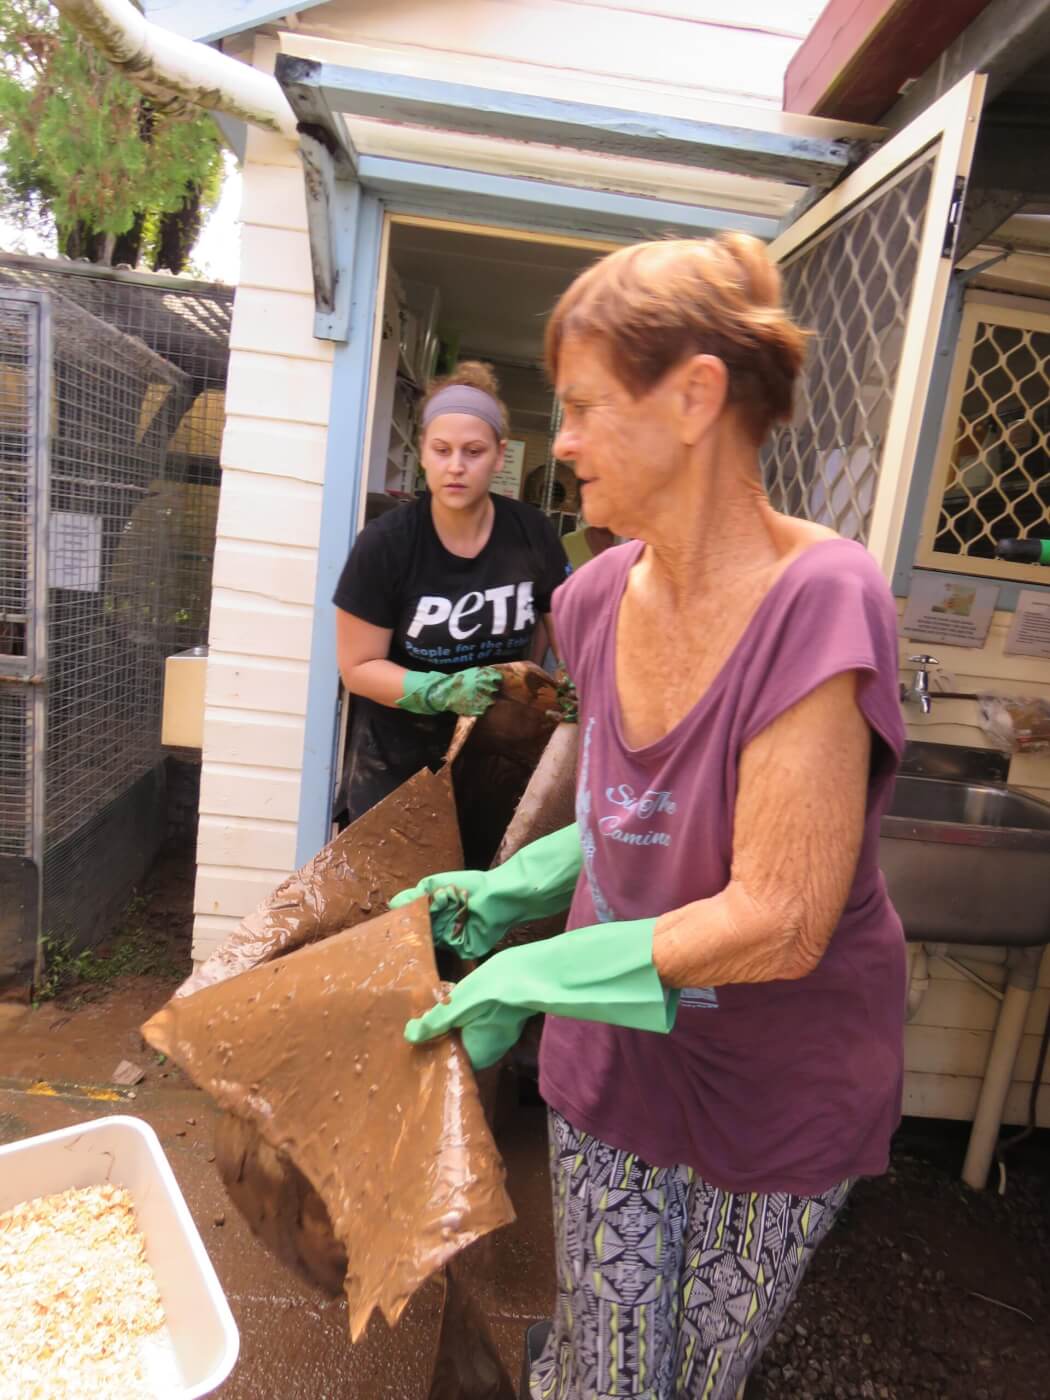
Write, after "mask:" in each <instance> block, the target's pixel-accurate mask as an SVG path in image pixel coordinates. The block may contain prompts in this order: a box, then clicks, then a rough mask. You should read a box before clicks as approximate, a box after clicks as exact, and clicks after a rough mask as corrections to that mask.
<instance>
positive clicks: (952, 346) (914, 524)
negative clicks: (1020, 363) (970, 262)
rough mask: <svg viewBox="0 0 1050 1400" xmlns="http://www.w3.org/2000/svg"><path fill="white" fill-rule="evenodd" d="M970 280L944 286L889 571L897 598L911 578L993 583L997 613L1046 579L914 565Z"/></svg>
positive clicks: (955, 277)
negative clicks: (991, 575) (908, 482)
mask: <svg viewBox="0 0 1050 1400" xmlns="http://www.w3.org/2000/svg"><path fill="white" fill-rule="evenodd" d="M968 281H969V278H968V277H967V275H966V274H965V273H960V272H955V273H953V274H952V279H951V281H950V283H949V284H948V292H947V295H946V297H945V300H944V314H943V315H942V317H941V329H940V333H939V335H938V336H937V349H936V351H935V356H934V362H933V369H932V371H931V373H930V392H929V394H928V396H927V399H926V406H925V409H924V411H923V417H922V427H921V428H920V429H919V440H918V443H917V444H916V449H915V469H914V471H913V472H912V479H911V486H910V488H909V491H908V504H907V507H906V509H905V512H904V523H903V525H902V527H901V535H900V541H899V543H898V546H897V562H896V565H895V567H894V570H893V581H892V587H893V592H894V595H895V596H896V597H898V598H907V597H908V595H909V594H910V592H911V587H912V581H913V579H914V578H915V575H916V574H922V575H923V576H924V577H930V578H943V579H950V580H953V581H955V582H957V581H958V580H959V579H970V580H972V581H973V582H974V583H994V584H996V585H997V587H998V589H999V599H998V602H997V603H996V607H997V608H999V609H1000V610H1001V611H1002V612H1014V611H1015V609H1016V608H1017V595H1018V594H1019V593H1020V591H1021V589H1022V588H1031V589H1035V590H1036V591H1038V592H1050V581H1048V583H1046V584H1038V583H1028V582H1025V583H1019V582H1017V581H1016V580H1014V579H994V578H986V577H985V575H984V574H967V573H963V572H959V573H955V572H952V573H948V572H945V571H943V570H937V569H925V568H920V567H919V566H918V565H917V564H916V563H915V556H916V555H917V554H918V552H919V540H920V538H921V536H922V522H923V517H924V516H925V514H926V502H927V500H928V499H929V494H930V489H931V487H932V485H933V474H934V469H935V467H936V465H937V446H938V444H939V442H940V437H941V424H942V422H943V420H944V406H945V404H946V403H947V401H948V390H949V387H950V385H951V377H952V371H953V369H954V367H955V352H956V349H957V347H958V344H959V332H960V329H961V327H962V316H963V309H964V307H965V302H966V287H967V283H968Z"/></svg>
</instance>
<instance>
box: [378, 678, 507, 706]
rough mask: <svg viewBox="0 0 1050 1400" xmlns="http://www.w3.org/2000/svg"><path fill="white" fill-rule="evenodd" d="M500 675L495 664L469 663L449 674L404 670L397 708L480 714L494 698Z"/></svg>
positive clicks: (498, 686)
mask: <svg viewBox="0 0 1050 1400" xmlns="http://www.w3.org/2000/svg"><path fill="white" fill-rule="evenodd" d="M501 679H502V678H501V676H500V673H499V671H497V669H496V667H495V666H468V667H467V669H466V670H465V671H455V672H454V673H453V674H452V675H451V676H446V675H443V674H442V672H440V671H406V672H405V681H404V686H403V688H402V693H401V699H400V700H398V702H397V708H398V709H399V710H411V712H412V713H413V714H414V715H444V714H454V715H483V714H484V713H485V711H486V710H487V709H488V707H489V706H490V705H491V704H492V702H493V700H495V698H496V692H497V690H499V688H500V683H501Z"/></svg>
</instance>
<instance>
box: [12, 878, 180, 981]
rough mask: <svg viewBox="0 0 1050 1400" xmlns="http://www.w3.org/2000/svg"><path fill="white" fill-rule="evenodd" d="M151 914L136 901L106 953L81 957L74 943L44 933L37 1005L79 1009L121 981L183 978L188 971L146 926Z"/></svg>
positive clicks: (87, 953) (85, 952)
mask: <svg viewBox="0 0 1050 1400" xmlns="http://www.w3.org/2000/svg"><path fill="white" fill-rule="evenodd" d="M146 909H147V903H146V900H145V899H144V898H143V897H142V896H141V895H136V896H134V897H133V898H132V899H131V901H130V902H129V904H128V906H127V908H126V909H125V911H124V917H123V919H122V921H121V925H120V927H119V928H118V929H117V930H116V932H115V934H114V936H113V939H112V941H111V942H110V943H109V944H108V945H107V948H106V951H105V952H104V953H102V952H97V951H95V950H94V949H91V948H87V949H82V950H81V951H80V952H77V951H76V949H75V948H74V946H73V943H72V940H70V939H66V938H58V937H55V936H54V935H52V934H47V933H45V934H44V936H43V938H42V940H41V943H42V945H43V954H44V957H43V964H44V970H43V972H42V974H41V976H40V977H39V978H38V979H37V982H36V985H35V986H34V988H33V1001H34V1004H36V1005H39V1004H40V1003H41V1002H45V1001H55V1000H56V999H57V998H58V997H62V998H63V1001H64V1002H67V1001H69V1002H70V1004H72V1005H74V1006H76V1005H79V1004H80V1003H81V1002H83V1001H85V1000H88V999H89V998H90V996H91V994H92V992H93V991H94V990H95V989H98V990H101V989H103V988H104V987H107V986H109V985H110V984H111V983H113V982H116V981H117V980H118V979H119V978H121V977H147V976H149V977H172V978H174V977H177V976H179V974H180V972H181V971H183V970H184V969H181V968H180V967H179V966H178V965H177V964H176V962H175V961H174V960H173V958H172V956H171V953H170V951H169V950H168V949H167V948H165V947H164V946H162V945H160V944H158V943H157V941H156V940H155V939H153V938H151V937H150V934H149V932H148V930H147V929H146V928H145V927H143V923H142V916H143V914H144V913H145V912H146ZM70 994H72V997H71V998H70Z"/></svg>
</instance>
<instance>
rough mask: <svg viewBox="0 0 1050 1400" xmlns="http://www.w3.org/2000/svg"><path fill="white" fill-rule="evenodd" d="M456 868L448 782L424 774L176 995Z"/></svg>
mask: <svg viewBox="0 0 1050 1400" xmlns="http://www.w3.org/2000/svg"><path fill="white" fill-rule="evenodd" d="M462 864H463V850H462V847H461V846H460V840H459V825H458V820H457V816H456V804H455V800H454V798H453V794H452V781H451V775H450V773H449V770H448V768H443V769H442V770H441V772H440V773H431V772H430V771H429V769H426V768H424V769H423V770H422V771H421V772H419V773H417V774H416V775H415V776H414V777H413V778H410V779H409V780H408V782H407V783H402V785H401V786H400V787H399V788H398V789H397V790H396V791H395V792H392V793H391V794H390V795H389V797H384V798H383V800H382V802H379V803H377V804H376V806H375V807H373V808H372V810H371V811H370V812H366V813H365V814H364V816H362V817H358V819H357V821H355V822H354V823H353V824H352V825H351V826H348V827H347V828H346V830H345V831H343V832H341V833H340V834H339V835H338V836H337V837H336V838H335V840H334V841H330V842H329V843H328V845H327V846H325V847H324V848H323V850H321V851H319V852H318V854H317V855H316V856H314V858H313V860H311V861H309V862H307V864H306V865H304V866H303V868H302V869H301V870H297V871H296V873H295V874H294V875H292V876H290V877H289V878H288V879H287V880H285V882H284V883H283V884H282V885H279V886H278V887H277V889H275V890H274V892H273V894H271V895H270V896H269V897H268V898H267V899H265V900H264V901H263V903H262V904H261V905H260V906H259V908H258V909H256V910H255V912H254V913H252V914H249V915H248V917H247V918H246V919H243V920H242V921H241V923H240V925H239V926H238V928H237V929H236V930H235V931H234V933H233V934H232V935H231V936H230V937H229V938H228V939H227V940H226V942H225V943H224V944H223V945H222V947H221V948H219V950H218V952H216V953H214V954H213V955H212V957H210V958H208V959H207V960H206V961H205V962H203V963H201V965H200V967H198V968H197V969H196V970H195V971H194V972H193V973H192V974H191V975H190V976H189V977H188V978H187V979H186V981H185V982H183V984H182V986H181V987H179V989H178V991H177V992H176V993H175V995H176V996H177V997H184V996H191V995H192V994H193V993H194V992H199V991H200V990H201V988H202V987H209V986H212V985H213V984H215V983H216V982H224V981H226V980H227V978H230V977H236V976H237V975H238V974H239V973H241V972H247V971H248V970H249V969H250V968H253V967H257V966H258V965H259V964H260V963H263V962H271V961H273V959H275V958H280V957H283V956H284V955H285V954H286V953H290V952H292V951H293V950H294V949H295V948H301V947H303V946H304V945H305V944H307V943H313V942H315V941H316V940H317V939H319V938H326V937H328V936H329V935H330V934H333V933H337V932H339V931H340V930H341V929H346V928H351V927H353V925H355V924H358V923H360V922H361V921H362V920H363V919H370V918H372V917H373V915H375V914H382V913H385V911H386V908H387V905H388V903H389V901H390V900H391V899H392V898H393V897H394V895H395V894H397V892H398V891H399V890H403V889H409V888H410V887H411V886H412V885H414V884H417V883H418V881H420V880H422V879H423V877H424V876H425V875H432V874H433V873H434V871H435V870H458V869H459V868H460V867H461V866H462Z"/></svg>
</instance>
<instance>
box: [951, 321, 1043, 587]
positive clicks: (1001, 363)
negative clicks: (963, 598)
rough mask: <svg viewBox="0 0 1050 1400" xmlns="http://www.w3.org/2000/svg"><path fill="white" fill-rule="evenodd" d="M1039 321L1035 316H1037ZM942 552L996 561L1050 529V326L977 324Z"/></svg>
mask: <svg viewBox="0 0 1050 1400" xmlns="http://www.w3.org/2000/svg"><path fill="white" fill-rule="evenodd" d="M1033 319H1035V318H1033ZM948 450H949V463H948V471H947V478H946V482H945V489H944V495H943V498H942V500H941V508H940V515H939V518H938V520H937V525H936V532H935V537H934V549H935V551H936V552H937V553H940V554H949V555H967V556H969V557H970V558H978V559H992V558H994V557H995V546H996V543H997V542H998V541H999V540H1003V539H1024V538H1026V537H1027V536H1028V535H1029V534H1032V535H1034V536H1037V537H1040V536H1045V535H1046V534H1047V532H1048V529H1050V329H1048V328H1047V326H1046V318H1045V317H1044V318H1042V328H1038V327H1036V326H1031V327H1027V326H1016V325H998V324H996V323H995V322H994V320H993V319H991V318H989V319H988V320H981V321H979V322H978V323H977V326H976V329H975V334H974V339H973V348H972V350H971V353H970V364H969V369H968V372H967V377H966V385H965V388H964V389H963V396H962V403H961V406H960V409H959V415H958V419H957V422H956V425H955V432H954V435H953V438H952V442H951V445H950V447H949V449H948Z"/></svg>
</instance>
